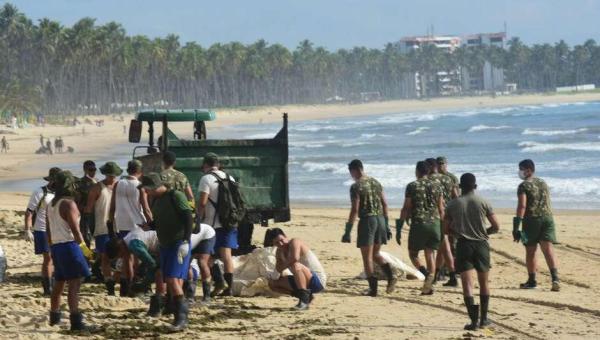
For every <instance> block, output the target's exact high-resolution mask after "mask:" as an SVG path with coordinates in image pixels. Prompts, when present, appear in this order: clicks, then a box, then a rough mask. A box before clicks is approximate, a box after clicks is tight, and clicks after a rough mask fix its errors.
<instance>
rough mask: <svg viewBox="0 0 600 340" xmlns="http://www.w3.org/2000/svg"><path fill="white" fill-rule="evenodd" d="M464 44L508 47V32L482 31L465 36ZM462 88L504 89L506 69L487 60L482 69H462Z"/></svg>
mask: <svg viewBox="0 0 600 340" xmlns="http://www.w3.org/2000/svg"><path fill="white" fill-rule="evenodd" d="M462 45H463V46H466V47H480V46H496V47H499V48H506V33H504V32H499V33H480V34H473V35H468V36H466V37H464V39H463V40H462ZM461 78H462V89H463V91H466V92H482V91H483V92H496V91H504V89H505V82H504V70H503V69H502V68H498V67H494V66H493V65H492V64H491V63H490V62H489V61H487V60H486V61H485V62H484V64H483V67H482V68H481V69H480V70H476V71H473V70H471V71H469V70H467V69H466V68H462V69H461Z"/></svg>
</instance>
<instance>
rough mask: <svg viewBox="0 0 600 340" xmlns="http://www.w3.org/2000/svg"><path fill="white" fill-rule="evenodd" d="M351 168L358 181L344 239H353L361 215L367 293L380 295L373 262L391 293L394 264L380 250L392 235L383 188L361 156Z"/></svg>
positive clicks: (359, 240) (353, 188)
mask: <svg viewBox="0 0 600 340" xmlns="http://www.w3.org/2000/svg"><path fill="white" fill-rule="evenodd" d="M348 171H349V172H350V176H352V179H354V184H352V186H351V187H350V202H351V204H352V207H351V209H350V216H348V222H346V227H345V232H344V235H343V236H342V242H343V243H350V242H351V237H350V234H351V232H352V227H353V225H354V221H355V220H356V217H358V218H359V221H358V228H357V229H358V238H357V242H356V246H357V247H358V248H360V252H361V254H362V259H363V265H364V268H365V274H366V275H367V281H368V282H369V290H368V291H367V292H366V294H365V295H369V296H377V277H375V275H374V268H373V261H375V262H377V264H379V265H380V266H381V268H382V270H383V271H384V272H385V274H386V276H387V280H388V284H387V290H386V291H387V293H388V294H390V293H392V292H393V291H394V289H395V286H396V279H395V278H394V275H393V273H392V267H390V264H389V263H387V262H386V261H385V259H384V258H383V257H382V256H381V254H380V253H379V250H380V249H381V245H382V244H387V241H388V240H389V239H390V238H391V235H392V233H391V231H390V229H389V226H388V208H387V202H386V199H385V195H384V193H383V187H382V186H381V184H380V183H379V182H378V181H377V180H376V179H375V178H373V177H369V176H367V174H366V173H365V172H364V169H363V164H362V162H361V161H360V160H358V159H355V160H353V161H352V162H350V164H348Z"/></svg>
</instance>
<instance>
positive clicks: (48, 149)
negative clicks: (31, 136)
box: [46, 138, 52, 155]
mask: <svg viewBox="0 0 600 340" xmlns="http://www.w3.org/2000/svg"><path fill="white" fill-rule="evenodd" d="M46 153H47V154H48V155H52V142H50V138H48V140H47V141H46Z"/></svg>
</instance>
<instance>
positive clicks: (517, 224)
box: [512, 216, 523, 242]
mask: <svg viewBox="0 0 600 340" xmlns="http://www.w3.org/2000/svg"><path fill="white" fill-rule="evenodd" d="M521 221H523V219H522V218H521V217H518V216H515V217H513V231H512V234H513V241H515V242H519V241H520V240H521V231H520V230H519V227H520V226H521Z"/></svg>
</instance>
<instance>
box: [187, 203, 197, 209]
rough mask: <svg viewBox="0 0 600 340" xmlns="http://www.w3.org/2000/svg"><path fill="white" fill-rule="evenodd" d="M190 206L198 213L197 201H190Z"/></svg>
mask: <svg viewBox="0 0 600 340" xmlns="http://www.w3.org/2000/svg"><path fill="white" fill-rule="evenodd" d="M188 204H189V205H190V208H192V211H196V202H195V201H188Z"/></svg>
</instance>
